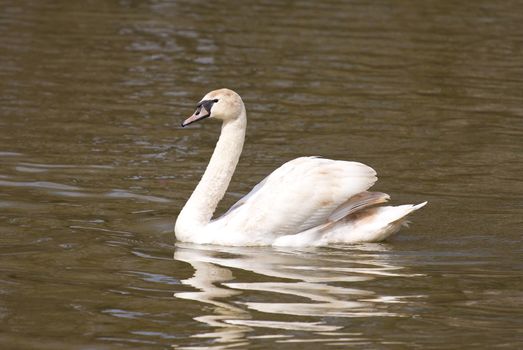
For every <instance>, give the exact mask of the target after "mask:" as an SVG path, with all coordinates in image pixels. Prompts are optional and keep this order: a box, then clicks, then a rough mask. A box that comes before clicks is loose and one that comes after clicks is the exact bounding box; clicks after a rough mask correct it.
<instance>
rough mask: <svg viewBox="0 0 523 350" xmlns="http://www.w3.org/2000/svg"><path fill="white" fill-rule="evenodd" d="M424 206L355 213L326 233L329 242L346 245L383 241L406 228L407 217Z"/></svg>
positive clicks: (384, 208) (404, 206)
mask: <svg viewBox="0 0 523 350" xmlns="http://www.w3.org/2000/svg"><path fill="white" fill-rule="evenodd" d="M426 204H427V202H423V203H420V204H416V205H414V204H405V205H399V206H386V207H376V208H369V209H366V210H362V211H357V212H355V213H354V214H352V215H350V216H348V217H347V218H346V219H345V220H343V222H340V224H338V225H337V227H334V228H333V229H332V231H331V232H329V233H328V234H329V235H331V237H330V238H329V241H331V240H335V241H343V242H347V243H348V242H379V241H383V240H384V239H386V238H388V237H389V236H391V235H393V234H394V233H396V232H398V231H399V230H400V228H401V227H402V226H408V224H409V222H408V221H407V217H408V216H409V215H410V214H411V213H413V212H414V211H416V210H418V209H420V208H422V207H424V206H425V205H426ZM342 223H343V224H345V225H346V228H347V229H348V230H343V227H341V224H342ZM343 231H345V232H343ZM342 232H343V235H342Z"/></svg>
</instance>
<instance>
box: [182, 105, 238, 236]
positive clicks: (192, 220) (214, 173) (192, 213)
mask: <svg viewBox="0 0 523 350" xmlns="http://www.w3.org/2000/svg"><path fill="white" fill-rule="evenodd" d="M246 127H247V118H246V112H245V107H243V108H242V112H241V114H240V116H239V117H238V118H236V119H234V120H232V121H226V122H224V123H223V125H222V131H221V134H220V138H219V139H218V142H217V143H216V147H215V149H214V152H213V154H212V157H211V160H210V161H209V165H207V169H206V170H205V173H204V174H203V176H202V179H201V180H200V182H199V183H198V186H196V189H195V190H194V192H193V193H192V195H191V197H190V198H189V200H188V201H187V203H186V204H185V206H184V207H183V209H182V211H181V212H180V215H178V219H177V220H176V227H175V232H176V235H177V236H184V235H188V234H189V232H188V231H193V232H194V230H198V229H201V228H202V226H205V225H206V224H208V223H209V222H210V221H211V219H212V216H213V213H214V211H215V210H216V207H217V205H218V202H220V200H221V199H222V197H223V195H224V194H225V191H226V190H227V187H228V186H229V182H230V181H231V178H232V175H233V174H234V169H235V168H236V165H237V164H238V160H239V159H240V154H241V152H242V148H243V141H244V139H245V129H246ZM179 238H182V237H179Z"/></svg>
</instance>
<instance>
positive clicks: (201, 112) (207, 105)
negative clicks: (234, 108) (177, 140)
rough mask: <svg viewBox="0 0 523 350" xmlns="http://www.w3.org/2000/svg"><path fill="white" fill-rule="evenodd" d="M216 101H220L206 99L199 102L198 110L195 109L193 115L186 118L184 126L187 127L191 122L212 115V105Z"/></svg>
mask: <svg viewBox="0 0 523 350" xmlns="http://www.w3.org/2000/svg"><path fill="white" fill-rule="evenodd" d="M216 102H218V100H205V101H201V102H200V103H198V106H197V107H196V111H194V114H193V115H191V116H190V117H189V118H187V119H185V120H184V122H183V123H182V127H186V126H187V125H189V124H192V123H196V122H197V121H199V120H202V119H205V118H208V117H210V116H211V108H212V105H213V104H214V103H216Z"/></svg>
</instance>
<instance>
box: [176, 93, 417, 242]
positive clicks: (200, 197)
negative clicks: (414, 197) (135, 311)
mask: <svg viewBox="0 0 523 350" xmlns="http://www.w3.org/2000/svg"><path fill="white" fill-rule="evenodd" d="M208 117H211V118H216V119H220V120H222V121H223V124H222V132H221V135H220V138H219V140H218V143H217V144H216V148H215V150H214V153H213V155H212V157H211V160H210V162H209V165H208V166H207V169H206V170H205V173H204V174H203V177H202V179H201V180H200V183H199V184H198V186H197V187H196V189H195V190H194V192H193V194H192V195H191V197H190V198H189V200H188V201H187V203H186V204H185V206H184V208H183V209H182V211H181V212H180V214H179V216H178V219H177V221H176V227H175V233H176V238H177V239H178V240H180V241H183V242H192V243H199V244H220V245H234V246H267V245H274V246H319V245H328V244H335V243H356V242H377V241H382V240H384V239H385V238H387V237H389V236H390V235H392V234H393V233H395V232H397V231H398V230H399V229H400V227H401V226H402V225H403V224H404V223H405V218H406V216H407V215H408V214H410V213H411V212H413V211H415V210H417V209H419V208H421V207H422V206H424V205H425V204H426V202H425V203H421V204H418V205H410V204H408V205H401V206H396V207H392V206H386V207H375V206H374V205H376V204H379V203H384V202H385V201H387V200H388V199H389V196H388V195H386V194H384V193H379V192H367V190H368V189H369V188H370V187H371V186H372V185H373V184H374V182H376V180H377V178H376V172H375V171H374V170H373V169H372V168H370V167H368V166H366V165H364V164H361V163H357V162H348V161H340V160H330V159H323V158H318V157H302V158H297V159H294V160H291V161H289V162H287V163H285V164H283V165H282V166H281V167H279V168H278V169H276V170H275V171H273V172H272V173H271V174H270V175H269V176H267V177H266V178H265V179H264V180H263V181H262V182H260V183H259V184H258V185H256V186H255V187H254V188H253V190H252V191H251V192H250V193H249V194H247V195H246V196H245V197H243V198H242V199H241V200H240V201H238V202H237V203H236V204H235V205H234V206H233V207H232V208H231V209H230V210H229V211H228V212H227V213H225V214H224V215H223V216H221V217H219V218H217V219H215V220H212V216H213V213H214V210H215V209H216V206H217V205H218V202H219V201H220V200H221V199H222V197H223V195H224V194H225V191H226V190H227V187H228V185H229V182H230V180H231V177H232V175H233V173H234V170H235V168H236V165H237V163H238V160H239V158H240V154H241V151H242V148H243V141H244V138H245V129H246V126H247V115H246V112H245V106H244V104H243V101H242V100H241V98H240V96H239V95H238V94H236V93H235V92H233V91H231V90H228V89H221V90H215V91H212V92H210V93H208V94H207V95H206V96H205V97H204V98H203V99H202V101H201V102H200V104H199V105H198V108H197V110H196V112H195V114H193V116H191V117H190V118H188V119H187V120H186V121H185V122H184V123H183V124H182V126H186V125H188V124H190V123H193V122H196V121H198V120H201V119H204V118H208Z"/></svg>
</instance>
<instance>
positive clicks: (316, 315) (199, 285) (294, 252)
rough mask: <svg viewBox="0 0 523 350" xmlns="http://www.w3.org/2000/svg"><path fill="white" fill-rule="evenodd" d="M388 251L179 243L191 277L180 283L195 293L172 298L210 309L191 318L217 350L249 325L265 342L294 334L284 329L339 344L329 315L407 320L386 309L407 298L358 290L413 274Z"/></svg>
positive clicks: (238, 342) (242, 340) (244, 339)
mask: <svg viewBox="0 0 523 350" xmlns="http://www.w3.org/2000/svg"><path fill="white" fill-rule="evenodd" d="M387 250H388V247H387V246H386V245H380V244H361V245H356V246H351V247H350V248H349V247H341V248H336V249H331V248H329V249H313V248H302V249H274V248H270V247H268V248H246V247H218V246H205V245H203V246H202V245H192V244H184V243H178V244H177V246H176V250H175V254H174V258H175V259H176V260H178V261H184V262H187V263H189V264H191V265H192V267H193V268H194V275H193V276H192V277H191V278H188V279H186V280H183V281H182V283H183V284H185V285H188V286H191V287H194V288H195V289H196V290H197V291H193V292H180V293H176V294H175V297H177V298H182V299H189V300H193V301H197V302H201V303H205V304H207V305H208V306H212V309H211V311H209V308H205V309H204V310H205V311H203V312H202V315H200V316H197V317H195V320H197V321H199V322H202V323H205V324H207V325H209V326H211V327H212V330H211V331H210V332H207V333H200V334H195V335H194V336H193V337H197V338H200V337H205V338H215V339H216V341H217V343H219V344H222V345H220V346H218V348H226V347H229V346H242V345H243V344H248V343H249V339H251V337H249V335H248V334H249V333H250V332H251V331H252V330H253V328H254V327H262V328H264V329H266V331H267V332H268V333H269V334H267V335H266V336H264V337H269V338H276V339H275V340H276V341H284V339H281V338H291V337H292V335H291V334H290V332H282V331H301V332H313V333H315V334H316V335H317V336H318V337H319V338H321V337H325V336H326V334H329V338H330V341H332V337H333V336H336V335H337V336H341V335H343V337H344V339H345V338H346V337H347V333H341V332H339V331H340V329H341V328H342V326H339V325H337V324H329V320H328V318H333V317H334V318H336V317H387V316H394V317H402V316H405V315H401V314H398V313H396V312H392V311H390V310H389V307H388V304H390V303H402V302H405V301H404V298H405V297H401V296H393V295H379V294H377V293H376V292H375V291H373V290H369V289H368V288H367V289H365V288H362V286H361V285H362V284H364V282H366V281H371V280H375V279H379V278H383V277H385V276H387V277H389V276H397V277H415V276H419V275H418V274H409V273H407V272H405V270H406V269H405V268H404V267H402V266H397V265H394V264H393V263H392V262H391V261H390V260H391V259H390V255H389V254H388V252H387ZM410 297H412V296H410ZM260 312H261V313H262V314H260ZM205 313H208V314H205ZM289 316H291V317H289ZM311 318H312V321H311ZM289 319H290V320H289ZM271 330H272V332H273V333H271ZM274 332H275V333H274ZM253 338H256V337H252V339H253ZM359 339H360V340H361V338H359ZM287 340H289V339H287ZM325 340H327V339H325ZM285 341H286V340H285ZM207 346H208V344H207Z"/></svg>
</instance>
